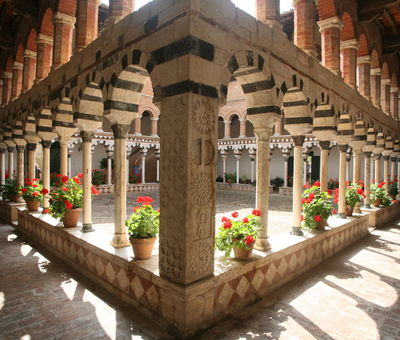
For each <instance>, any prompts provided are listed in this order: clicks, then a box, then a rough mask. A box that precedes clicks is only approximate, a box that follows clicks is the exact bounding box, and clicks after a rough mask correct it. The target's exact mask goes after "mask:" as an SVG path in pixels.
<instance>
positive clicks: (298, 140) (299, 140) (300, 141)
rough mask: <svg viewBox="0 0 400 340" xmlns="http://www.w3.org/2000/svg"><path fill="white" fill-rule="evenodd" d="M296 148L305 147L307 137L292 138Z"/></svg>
mask: <svg viewBox="0 0 400 340" xmlns="http://www.w3.org/2000/svg"><path fill="white" fill-rule="evenodd" d="M292 139H293V144H294V146H303V143H304V139H305V136H292Z"/></svg>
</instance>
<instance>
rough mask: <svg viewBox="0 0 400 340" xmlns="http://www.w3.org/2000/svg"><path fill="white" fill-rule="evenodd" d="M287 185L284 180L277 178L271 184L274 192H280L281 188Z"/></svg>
mask: <svg viewBox="0 0 400 340" xmlns="http://www.w3.org/2000/svg"><path fill="white" fill-rule="evenodd" d="M284 183H285V181H284V180H283V178H281V177H279V176H277V177H275V178H274V179H271V181H270V184H271V185H272V186H273V190H274V191H279V188H280V187H281V186H283V184H284Z"/></svg>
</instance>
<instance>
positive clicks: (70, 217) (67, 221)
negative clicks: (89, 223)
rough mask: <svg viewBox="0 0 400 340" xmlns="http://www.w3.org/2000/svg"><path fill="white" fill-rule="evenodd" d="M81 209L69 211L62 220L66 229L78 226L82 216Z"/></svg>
mask: <svg viewBox="0 0 400 340" xmlns="http://www.w3.org/2000/svg"><path fill="white" fill-rule="evenodd" d="M81 211H82V209H81V208H77V209H72V210H71V211H67V212H66V213H65V215H64V217H63V218H62V221H63V224H64V227H65V228H74V227H76V226H77V225H78V220H79V216H80V215H81Z"/></svg>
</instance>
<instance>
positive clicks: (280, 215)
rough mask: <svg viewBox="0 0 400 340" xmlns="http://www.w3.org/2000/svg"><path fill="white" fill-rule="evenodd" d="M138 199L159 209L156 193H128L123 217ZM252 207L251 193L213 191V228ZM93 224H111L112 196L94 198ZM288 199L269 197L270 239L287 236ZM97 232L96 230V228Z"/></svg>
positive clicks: (289, 210)
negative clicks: (147, 199)
mask: <svg viewBox="0 0 400 340" xmlns="http://www.w3.org/2000/svg"><path fill="white" fill-rule="evenodd" d="M138 196H150V197H152V198H153V199H154V204H153V205H154V207H155V208H159V200H160V197H159V192H139V193H133V192H132V193H128V200H127V216H129V215H130V214H131V213H132V208H133V207H134V206H135V205H137V204H136V203H135V200H136V198H137V197H138ZM254 206H255V193H254V192H245V191H231V190H217V214H216V222H217V223H216V226H217V227H219V225H220V221H221V218H222V216H224V215H226V216H229V214H230V213H231V212H233V211H238V212H239V214H240V215H239V216H240V217H242V216H243V217H244V216H246V214H249V213H251V211H252V209H253V208H254ZM92 211H93V223H94V224H108V223H114V197H113V195H112V194H102V195H100V196H94V198H93V203H92ZM291 221H292V198H291V197H290V196H285V195H279V194H272V195H271V196H270V211H269V215H268V223H269V228H268V230H269V233H270V236H275V235H279V234H282V233H287V232H289V231H290V230H291V226H292V223H291ZM97 229H98V228H97Z"/></svg>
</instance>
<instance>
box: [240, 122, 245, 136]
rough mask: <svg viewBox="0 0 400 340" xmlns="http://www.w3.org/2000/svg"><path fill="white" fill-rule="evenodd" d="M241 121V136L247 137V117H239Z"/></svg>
mask: <svg viewBox="0 0 400 340" xmlns="http://www.w3.org/2000/svg"><path fill="white" fill-rule="evenodd" d="M239 122H240V135H239V138H245V137H246V118H243V119H239Z"/></svg>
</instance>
